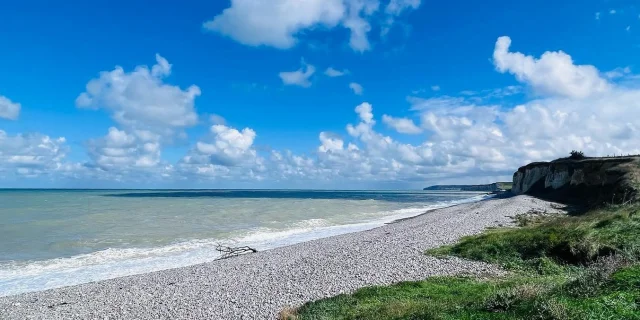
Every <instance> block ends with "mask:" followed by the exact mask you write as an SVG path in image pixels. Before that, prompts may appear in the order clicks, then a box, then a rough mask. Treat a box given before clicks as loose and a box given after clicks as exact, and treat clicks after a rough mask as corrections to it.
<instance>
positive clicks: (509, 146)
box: [0, 38, 640, 187]
mask: <svg viewBox="0 0 640 320" xmlns="http://www.w3.org/2000/svg"><path fill="white" fill-rule="evenodd" d="M505 41H506V40H505V38H500V39H499V40H498V44H497V45H496V53H495V55H494V64H495V68H496V70H497V71H498V72H502V73H508V74H512V75H513V76H514V83H515V82H516V81H517V82H520V83H521V86H507V87H504V88H498V89H491V90H477V89H476V90H474V91H468V92H463V93H460V94H459V95H457V96H445V95H442V96H436V97H430V98H429V97H427V98H425V97H418V96H410V97H408V98H407V101H408V102H409V106H408V108H409V110H411V112H412V114H413V115H414V116H415V117H414V118H403V117H395V116H393V115H389V114H384V115H382V117H381V122H382V123H383V125H386V126H388V127H390V128H392V129H394V130H396V131H398V132H400V133H406V134H418V133H423V134H424V136H425V137H428V138H427V139H425V140H424V141H422V142H418V143H407V142H405V141H403V139H405V138H406V136H399V137H398V138H397V139H394V138H392V137H390V136H387V135H385V134H383V133H381V132H380V131H379V130H378V126H379V124H378V120H379V119H378V118H376V115H375V114H374V108H373V105H372V104H370V103H367V102H364V103H362V104H360V105H358V106H356V107H355V108H354V112H355V114H354V121H345V123H346V126H345V128H344V132H336V133H334V132H328V131H323V132H320V133H319V134H318V141H317V144H316V146H315V147H314V148H309V150H312V151H311V152H309V153H307V154H296V153H294V152H291V151H288V150H271V149H268V148H265V147H257V145H256V140H257V139H258V133H256V132H255V131H254V130H253V129H251V128H244V129H237V128H233V127H231V126H229V125H226V124H224V122H221V121H212V122H213V125H212V126H211V127H210V130H209V133H208V134H207V135H206V136H204V137H201V138H200V139H199V140H198V141H197V142H196V143H194V144H193V145H192V146H191V148H190V149H189V151H188V152H187V154H186V155H185V156H184V157H183V158H182V159H181V160H180V161H179V162H178V163H177V164H175V165H170V164H166V163H164V162H163V161H162V158H161V157H160V150H161V149H162V146H163V144H165V143H166V142H167V140H170V138H172V137H176V136H177V135H179V132H180V131H181V130H182V129H184V128H186V127H187V126H188V125H189V123H191V122H190V121H186V120H184V119H183V120H181V121H175V120H176V119H166V120H162V121H161V120H158V119H155V118H154V117H151V119H152V120H148V119H147V117H145V116H140V117H132V116H131V115H132V114H134V113H133V111H131V110H147V107H148V106H145V105H144V104H145V103H146V102H147V101H148V100H147V99H146V98H141V97H146V96H145V94H144V92H139V93H138V94H132V92H135V90H134V89H135V88H137V86H133V87H132V88H131V89H129V90H124V91H126V93H124V92H123V91H122V90H121V89H119V88H118V86H119V85H123V83H126V82H127V81H129V82H131V81H133V80H132V78H136V77H133V76H132V75H133V74H135V73H136V72H142V74H143V75H144V76H141V77H140V78H141V79H149V78H151V79H152V80H153V81H152V83H154V84H155V86H150V87H151V88H152V89H153V88H156V87H163V86H166V87H170V88H171V89H169V90H171V91H173V92H175V90H179V91H181V92H182V96H183V97H187V98H186V99H183V100H182V101H183V104H180V105H178V106H179V107H178V108H179V109H180V108H182V109H183V110H184V108H185V107H184V103H187V104H189V105H190V106H191V107H192V108H193V101H192V100H189V98H188V97H189V95H188V94H187V92H188V90H186V91H185V90H180V89H179V88H177V87H174V86H170V85H167V84H165V83H164V82H163V81H162V80H160V79H158V78H160V77H163V76H166V75H168V74H169V72H170V70H171V65H170V64H169V63H168V62H166V60H163V59H158V63H157V64H156V66H153V67H151V68H147V67H138V68H137V69H136V70H134V71H132V72H124V71H121V77H120V78H118V79H121V80H122V81H120V80H119V81H117V83H116V82H114V83H113V84H109V85H108V86H107V85H104V86H103V85H96V87H97V88H98V89H95V88H92V89H89V88H88V89H87V95H88V97H87V99H89V100H88V101H91V103H89V106H90V107H93V108H104V109H106V110H108V111H109V112H110V114H112V117H113V118H114V120H116V124H117V125H116V126H114V127H112V128H110V129H109V132H108V134H107V135H106V136H105V137H102V138H99V139H94V140H91V141H89V143H88V144H87V145H88V148H89V152H90V156H91V158H92V163H91V164H92V165H93V166H95V170H94V171H92V172H101V173H106V174H108V175H109V176H110V177H117V178H118V179H127V178H130V177H132V176H135V175H131V174H125V173H127V172H132V171H133V170H146V171H145V172H151V173H153V176H155V175H166V176H168V177H170V178H172V179H174V180H179V179H189V181H192V179H193V181H195V179H202V180H206V181H212V180H215V181H234V182H235V181H250V182H252V183H253V182H256V181H272V182H274V183H282V185H283V186H290V185H291V184H290V183H292V181H303V182H305V181H306V182H308V184H307V185H318V183H327V184H329V185H333V186H345V185H353V184H354V183H362V185H364V186H371V185H374V184H375V183H377V182H385V183H388V182H393V183H399V185H402V186H413V187H415V186H423V185H424V184H427V183H430V182H441V183H442V182H471V181H486V182H489V181H491V180H494V179H498V178H500V179H505V178H506V179H508V178H509V177H510V176H511V174H512V173H513V171H514V170H515V169H516V168H517V167H519V166H521V165H523V164H525V163H528V162H531V161H541V160H551V159H554V158H557V157H561V156H567V152H568V151H570V150H573V149H576V150H582V151H584V152H585V153H586V154H587V155H593V156H600V155H607V154H609V155H612V154H627V153H640V147H638V143H637V142H638V141H640V120H638V119H640V117H638V115H636V113H637V112H638V110H640V87H638V83H635V82H631V83H624V84H622V83H621V82H620V81H615V80H614V79H621V78H627V77H630V76H631V75H632V74H631V71H630V69H627V68H624V67H623V68H620V69H614V70H611V71H608V72H601V71H600V70H598V69H597V68H595V67H594V66H589V65H577V64H576V63H574V62H573V59H572V58H571V56H569V55H568V54H567V53H563V52H545V53H543V54H542V55H541V56H540V57H534V56H530V55H525V54H523V53H520V52H513V51H510V50H509V47H510V46H509V45H510V41H509V42H508V43H507V42H505ZM556 67H557V68H560V69H561V70H564V71H566V72H564V73H558V72H557V71H556V70H555V69H554V68H556ZM302 72H303V73H304V72H305V70H302ZM102 77H103V75H101V78H100V79H102ZM96 81H97V80H96ZM139 81H142V80H139ZM143 82H145V83H147V82H146V80H145V81H143ZM90 83H91V82H90ZM98 83H99V84H100V83H102V82H98ZM111 86H115V87H116V88H110V87H111ZM88 87H89V86H88ZM108 87H109V88H108ZM92 90H93V91H92ZM525 91H526V92H534V93H535V95H527V96H524V95H523V96H522V99H520V100H519V102H518V103H517V104H513V103H511V102H509V101H511V100H513V99H503V98H504V97H509V96H512V95H515V94H521V93H522V92H525ZM90 92H98V93H99V94H93V93H92V94H89V93H90ZM104 92H109V93H110V94H104ZM419 93H420V92H417V93H415V94H416V95H418V94H419ZM430 94H433V92H431V93H430ZM123 96H124V97H126V98H124V97H123ZM169 96H171V95H169ZM79 99H80V98H79ZM185 100H187V102H184V101H185ZM95 101H102V102H101V103H95ZM105 101H109V102H110V103H106V102H105ZM112 101H116V102H112ZM162 105H164V104H162ZM180 106H182V107H180ZM187 109H188V108H187ZM136 112H137V113H135V114H136V115H145V114H146V113H145V112H142V111H136ZM160 112H162V111H160ZM194 112H195V111H194ZM177 114H188V112H184V111H183V112H178V113H177ZM187 118H188V117H187ZM120 119H126V121H120ZM413 141H415V138H413ZM64 142H65V141H64V139H54V138H50V137H48V136H44V135H38V134H35V135H16V136H10V135H7V134H6V133H5V132H3V131H0V163H2V165H0V175H7V173H8V172H11V173H12V174H16V175H18V174H23V175H36V174H44V173H46V172H71V171H72V169H73V170H87V169H86V167H87V166H84V168H85V169H83V168H78V167H74V166H73V165H71V164H65V163H64V161H63V159H64V155H65V154H66V152H67V151H66V150H67V147H66V146H65V143H64ZM122 168H126V170H129V171H123V169H122ZM149 170H151V171H149ZM75 172H78V171H75ZM123 172H124V173H123ZM87 174H90V173H87ZM149 176H150V175H149Z"/></svg>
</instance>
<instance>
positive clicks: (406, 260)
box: [0, 196, 555, 319]
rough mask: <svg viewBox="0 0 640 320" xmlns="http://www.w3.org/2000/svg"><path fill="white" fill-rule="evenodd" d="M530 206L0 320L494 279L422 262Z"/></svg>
mask: <svg viewBox="0 0 640 320" xmlns="http://www.w3.org/2000/svg"><path fill="white" fill-rule="evenodd" d="M531 209H538V210H540V209H542V210H544V209H547V210H555V209H553V208H552V206H551V203H550V202H547V201H543V200H540V199H536V198H532V197H527V196H518V197H512V198H507V199H496V198H490V199H485V200H481V201H477V202H472V203H466V204H459V205H454V206H450V207H446V208H441V209H435V210H431V211H427V212H425V213H423V214H420V215H417V216H414V217H410V218H405V219H398V220H396V221H393V222H391V223H388V224H385V225H383V226H381V227H377V228H374V229H370V230H366V231H360V232H355V233H347V234H342V235H337V236H332V237H328V238H321V239H316V240H311V241H307V242H302V243H297V244H293V245H289V246H285V247H278V248H274V249H270V250H265V251H260V252H257V253H252V254H248V255H242V256H239V257H235V258H232V259H225V260H216V261H212V262H208V263H204V264H199V265H193V266H188V267H181V268H176V269H167V270H162V271H156V272H151V273H145V274H139V275H133V276H126V277H121V278H114V279H109V280H103V281H98V282H90V283H86V284H80V285H76V286H69V287H62V288H57V289H49V290H45V291H38V292H31V293H24V294H19V295H13V296H6V297H2V298H0V314H2V315H3V319H4V317H6V319H23V318H30V317H34V318H43V319H85V318H96V317H98V318H104V317H106V318H116V319H120V318H138V319H156V318H179V319H198V318H216V319H240V318H242V316H243V315H244V316H245V318H246V317H247V316H248V318H259V319H269V318H275V317H276V315H277V313H278V312H279V311H280V310H282V309H284V308H286V307H296V306H299V305H300V304H302V303H304V302H307V301H310V300H316V299H320V298H324V297H329V296H334V295H337V294H340V293H348V292H352V291H354V290H356V289H358V288H360V287H363V286H369V285H383V284H391V283H395V282H398V281H405V280H420V279H423V278H425V277H428V276H434V275H453V274H470V275H483V274H500V273H501V272H502V271H501V270H499V268H497V267H495V266H490V265H487V264H484V263H479V262H471V261H465V260H461V259H457V258H448V259H437V258H433V257H429V256H426V255H424V251H425V250H426V249H429V248H433V247H437V246H441V245H444V244H449V243H453V242H455V241H456V240H457V239H459V238H460V237H462V236H466V235H471V234H475V233H479V232H482V231H483V230H485V229H486V228H487V227H493V226H498V225H508V224H511V223H512V219H511V217H512V216H514V215H516V214H519V213H526V212H528V211H529V210H531Z"/></svg>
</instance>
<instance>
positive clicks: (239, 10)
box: [203, 0, 346, 49]
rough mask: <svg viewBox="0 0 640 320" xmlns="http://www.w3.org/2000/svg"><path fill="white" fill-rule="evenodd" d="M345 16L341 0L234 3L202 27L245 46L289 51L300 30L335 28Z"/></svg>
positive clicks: (243, 0)
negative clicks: (320, 27)
mask: <svg viewBox="0 0 640 320" xmlns="http://www.w3.org/2000/svg"><path fill="white" fill-rule="evenodd" d="M345 13H346V7H345V5H344V3H343V1H342V0H308V1H299V0H258V1H255V0H232V1H231V7H229V8H227V9H225V10H224V11H223V12H222V13H221V14H219V15H217V16H215V17H214V18H213V20H210V21H207V22H205V23H204V25H203V27H204V28H205V29H206V30H210V31H215V32H218V33H220V34H222V35H225V36H228V37H230V38H232V39H234V40H236V41H238V42H240V43H242V44H245V45H250V46H259V45H267V46H272V47H276V48H280V49H288V48H291V47H293V46H294V45H295V44H296V42H297V39H296V35H297V34H298V33H299V32H300V31H302V30H304V29H307V28H311V27H316V26H322V27H325V28H332V27H335V26H336V25H338V23H340V21H341V20H342V19H343V17H344V15H345Z"/></svg>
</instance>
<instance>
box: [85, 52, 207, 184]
mask: <svg viewBox="0 0 640 320" xmlns="http://www.w3.org/2000/svg"><path fill="white" fill-rule="evenodd" d="M156 62H157V63H156V64H155V65H153V66H152V67H151V68H149V67H147V66H138V67H136V68H135V70H133V71H131V72H126V71H125V70H124V69H122V68H121V67H119V66H118V67H116V68H115V69H114V70H112V71H104V72H101V73H100V76H99V77H98V78H96V79H93V80H91V81H89V83H88V84H87V87H86V92H84V93H82V94H80V96H78V98H77V99H76V104H77V106H78V107H80V108H92V109H105V110H107V111H109V112H110V114H111V117H112V118H113V120H114V121H115V122H116V123H117V124H118V125H119V126H120V127H121V128H120V129H119V128H116V127H112V128H109V132H108V134H107V135H106V136H105V137H103V138H99V139H92V140H90V141H89V143H88V151H89V155H90V157H91V159H92V160H93V163H94V164H95V165H96V166H97V167H99V168H100V169H101V170H110V171H121V172H129V171H130V170H143V171H146V172H147V173H151V172H153V173H154V174H158V172H157V170H162V171H165V169H167V168H168V167H167V165H166V164H163V163H162V161H161V157H160V155H161V149H162V144H165V143H171V142H173V140H175V139H176V138H180V137H183V136H184V132H183V130H184V129H185V128H188V127H191V126H193V125H195V124H197V121H198V116H197V114H196V111H195V105H194V102H195V98H196V97H197V96H199V95H200V89H199V88H198V87H197V86H195V85H192V86H190V87H189V88H187V89H186V90H182V89H181V88H180V87H178V86H174V85H170V84H167V83H165V82H164V81H163V79H164V78H165V77H167V76H169V75H170V74H171V67H172V66H171V64H169V62H168V61H167V60H166V59H165V58H163V57H161V56H160V55H156Z"/></svg>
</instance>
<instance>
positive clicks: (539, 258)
mask: <svg viewBox="0 0 640 320" xmlns="http://www.w3.org/2000/svg"><path fill="white" fill-rule="evenodd" d="M520 222H521V223H522V224H523V225H525V226H524V227H521V228H510V229H495V230H490V231H488V232H486V233H484V234H481V235H477V236H471V237H466V238H463V239H462V240H461V241H460V242H458V243H457V244H455V245H452V246H447V247H442V248H437V249H433V250H429V251H428V254H432V255H437V256H446V255H453V256H458V257H463V258H467V259H473V260H480V261H485V262H490V263H497V264H500V265H502V266H504V267H505V268H506V269H508V270H510V271H511V272H510V273H509V275H508V276H506V277H502V278H492V279H475V278H466V277H433V278H428V279H426V280H423V281H417V282H402V283H398V284H395V285H392V286H379V287H369V288H363V289H360V290H358V291H356V292H355V293H353V294H350V295H339V296H336V297H332V298H328V299H323V300H319V301H314V302H309V303H307V304H305V305H303V306H302V307H300V308H298V309H297V310H289V312H288V313H287V315H286V316H283V317H282V319H639V320H640V263H638V261H639V260H638V259H639V258H640V250H639V249H640V206H638V205H632V206H617V207H609V208H605V209H599V210H594V211H591V212H588V213H586V214H584V215H581V216H566V217H547V218H544V219H541V218H535V219H521V220H520Z"/></svg>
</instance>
